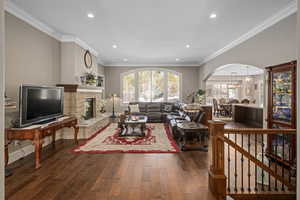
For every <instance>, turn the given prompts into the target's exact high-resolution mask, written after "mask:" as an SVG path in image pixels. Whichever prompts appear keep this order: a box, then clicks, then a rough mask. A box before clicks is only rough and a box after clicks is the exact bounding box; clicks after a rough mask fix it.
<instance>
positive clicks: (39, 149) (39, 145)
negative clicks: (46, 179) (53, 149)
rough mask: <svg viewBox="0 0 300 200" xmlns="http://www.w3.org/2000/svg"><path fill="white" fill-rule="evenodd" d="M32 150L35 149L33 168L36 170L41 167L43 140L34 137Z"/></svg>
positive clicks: (37, 136)
mask: <svg viewBox="0 0 300 200" xmlns="http://www.w3.org/2000/svg"><path fill="white" fill-rule="evenodd" d="M33 143H34V149H35V168H36V169H38V168H40V167H41V154H42V147H43V143H44V140H43V139H42V138H40V137H39V135H36V137H35V138H34V141H33Z"/></svg>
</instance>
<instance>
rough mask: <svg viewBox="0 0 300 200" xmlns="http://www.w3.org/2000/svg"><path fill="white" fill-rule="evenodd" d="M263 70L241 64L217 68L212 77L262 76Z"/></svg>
mask: <svg viewBox="0 0 300 200" xmlns="http://www.w3.org/2000/svg"><path fill="white" fill-rule="evenodd" d="M263 73H264V70H263V69H260V68H258V67H254V66H250V65H242V64H229V65H224V66H222V67H219V68H218V69H217V70H216V71H215V72H214V73H213V76H232V75H233V76H248V75H259V74H263Z"/></svg>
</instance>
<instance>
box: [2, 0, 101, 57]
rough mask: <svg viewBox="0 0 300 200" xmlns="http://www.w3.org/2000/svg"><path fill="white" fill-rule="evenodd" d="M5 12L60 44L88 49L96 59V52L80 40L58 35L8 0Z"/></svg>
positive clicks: (58, 33)
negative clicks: (65, 43) (70, 43)
mask: <svg viewBox="0 0 300 200" xmlns="http://www.w3.org/2000/svg"><path fill="white" fill-rule="evenodd" d="M5 10H6V11H7V12H8V13H10V14H12V15H14V16H16V17H17V18H19V19H21V20H23V21H25V22H26V23H28V24H30V25H31V26H33V27H34V28H36V29H38V30H40V31H42V32H43V33H46V34H47V35H49V36H51V37H53V38H55V39H56V40H58V41H60V42H74V43H76V44H77V45H79V46H80V47H82V48H83V49H88V50H89V51H90V52H91V53H92V54H93V55H95V56H96V57H97V56H98V52H97V51H96V50H95V49H94V48H92V47H91V46H89V45H88V44H87V43H86V42H84V41H83V40H81V39H80V38H78V37H76V36H73V35H65V34H62V33H60V32H59V31H57V30H55V29H54V28H52V27H50V26H48V25H46V24H45V23H43V22H41V21H40V20H38V19H36V18H34V17H33V16H32V15H30V14H29V13H28V12H26V11H24V10H23V9H21V8H20V7H18V6H17V5H16V4H15V3H13V2H11V1H10V0H7V1H6V2H5Z"/></svg>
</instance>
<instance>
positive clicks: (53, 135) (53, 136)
mask: <svg viewBox="0 0 300 200" xmlns="http://www.w3.org/2000/svg"><path fill="white" fill-rule="evenodd" d="M55 136H56V131H54V133H53V134H52V147H53V148H55V138H56V137H55Z"/></svg>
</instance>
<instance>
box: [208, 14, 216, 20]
mask: <svg viewBox="0 0 300 200" xmlns="http://www.w3.org/2000/svg"><path fill="white" fill-rule="evenodd" d="M216 17H217V14H216V13H212V14H210V16H209V18H211V19H214V18H216Z"/></svg>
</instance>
